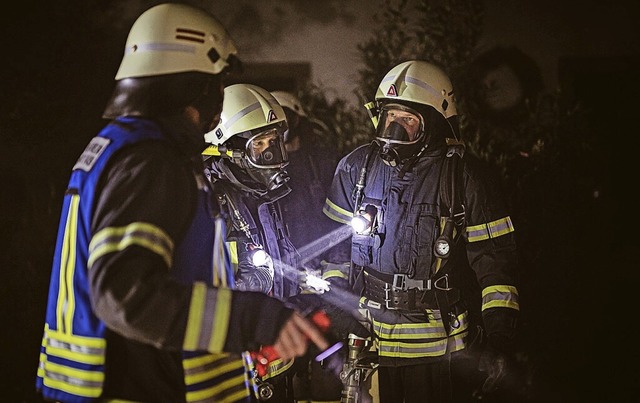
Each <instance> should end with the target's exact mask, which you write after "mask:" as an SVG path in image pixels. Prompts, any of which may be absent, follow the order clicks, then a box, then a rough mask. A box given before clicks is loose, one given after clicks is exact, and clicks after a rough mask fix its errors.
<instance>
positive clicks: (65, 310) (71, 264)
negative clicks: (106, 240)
mask: <svg viewBox="0 0 640 403" xmlns="http://www.w3.org/2000/svg"><path fill="white" fill-rule="evenodd" d="M79 204H80V196H79V195H77V194H75V195H72V196H71V200H70V202H69V212H68V213H67V221H66V223H65V228H64V238H63V241H62V254H61V260H60V266H61V267H60V277H59V281H60V286H59V287H58V301H57V304H56V326H57V328H58V329H64V331H65V332H67V333H71V332H72V331H73V313H74V310H75V296H74V294H73V290H74V288H73V276H74V274H75V268H76V238H77V233H78V206H79Z"/></svg>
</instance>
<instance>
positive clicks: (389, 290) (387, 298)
mask: <svg viewBox="0 0 640 403" xmlns="http://www.w3.org/2000/svg"><path fill="white" fill-rule="evenodd" d="M380 277H383V278H384V279H382V278H380ZM385 279H387V280H389V281H385ZM364 296H365V297H366V298H369V299H371V300H373V301H376V302H379V303H381V304H384V306H385V307H386V308H387V309H398V310H403V311H423V310H425V309H437V304H436V299H435V293H434V290H432V289H431V280H414V279H411V278H409V277H407V276H406V275H405V274H395V275H389V274H384V273H379V272H374V271H372V270H365V276H364Z"/></svg>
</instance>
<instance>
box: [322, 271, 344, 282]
mask: <svg viewBox="0 0 640 403" xmlns="http://www.w3.org/2000/svg"><path fill="white" fill-rule="evenodd" d="M322 278H323V279H324V280H326V279H329V278H343V279H345V280H346V279H347V278H348V276H347V275H346V274H344V273H343V272H341V271H340V270H329V271H326V272H324V273H322Z"/></svg>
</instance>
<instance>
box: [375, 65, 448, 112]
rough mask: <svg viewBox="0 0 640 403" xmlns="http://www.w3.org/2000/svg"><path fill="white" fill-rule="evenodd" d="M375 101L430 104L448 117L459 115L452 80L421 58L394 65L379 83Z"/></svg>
mask: <svg viewBox="0 0 640 403" xmlns="http://www.w3.org/2000/svg"><path fill="white" fill-rule="evenodd" d="M376 101H378V102H379V103H386V102H398V101H406V102H411V103H414V104H422V105H429V106H431V107H433V108H434V109H435V110H436V111H438V112H440V114H441V115H442V116H444V118H445V119H448V118H450V117H452V116H456V115H457V114H458V111H457V110H456V102H455V99H454V96H453V85H452V84H451V80H450V79H449V77H448V76H447V75H446V74H445V73H444V72H443V71H442V70H441V69H440V68H439V67H437V66H434V65H433V64H431V63H427V62H425V61H422V60H410V61H408V62H404V63H400V64H399V65H397V66H395V67H394V68H392V69H391V70H390V71H389V72H388V73H387V74H386V75H385V76H384V78H383V79H382V81H381V82H380V85H379V86H378V91H377V92H376ZM400 103H402V102H400Z"/></svg>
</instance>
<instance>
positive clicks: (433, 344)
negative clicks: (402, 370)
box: [372, 310, 469, 358]
mask: <svg viewBox="0 0 640 403" xmlns="http://www.w3.org/2000/svg"><path fill="white" fill-rule="evenodd" d="M425 313H426V315H427V317H428V319H429V322H424V323H395V324H392V323H382V322H379V321H377V320H375V319H373V320H372V322H373V329H374V331H375V333H376V335H377V336H378V354H379V355H380V356H385V357H401V358H416V357H437V356H441V355H443V354H445V353H446V352H447V351H459V350H462V349H463V348H464V347H465V344H464V337H465V336H466V334H467V331H468V328H469V321H468V313H467V312H466V311H465V312H463V313H461V314H459V315H458V316H457V317H456V320H455V322H454V323H452V325H451V334H450V335H448V336H447V333H446V331H445V328H444V325H443V323H442V320H441V317H440V312H439V311H438V310H426V312H425ZM413 340H415V341H413ZM418 340H420V341H418Z"/></svg>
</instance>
